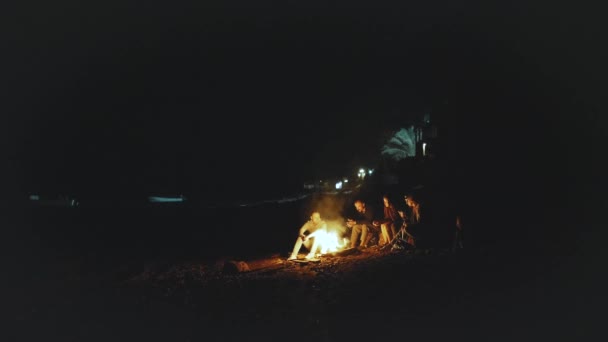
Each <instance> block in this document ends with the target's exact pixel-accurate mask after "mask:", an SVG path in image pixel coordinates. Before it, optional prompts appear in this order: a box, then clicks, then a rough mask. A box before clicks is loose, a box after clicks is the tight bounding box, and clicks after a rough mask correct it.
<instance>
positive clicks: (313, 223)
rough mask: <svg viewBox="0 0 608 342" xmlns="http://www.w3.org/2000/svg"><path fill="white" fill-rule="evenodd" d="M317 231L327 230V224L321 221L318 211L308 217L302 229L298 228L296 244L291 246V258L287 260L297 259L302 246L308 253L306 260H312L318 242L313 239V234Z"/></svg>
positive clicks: (317, 247)
mask: <svg viewBox="0 0 608 342" xmlns="http://www.w3.org/2000/svg"><path fill="white" fill-rule="evenodd" d="M319 230H327V224H326V223H325V221H323V219H321V214H320V213H319V212H318V211H315V212H313V213H312V215H310V220H308V221H307V222H306V223H304V225H303V226H302V228H300V232H299V235H298V238H297V239H296V244H295V246H293V251H292V252H291V256H290V257H289V259H287V260H296V259H298V252H299V251H300V248H301V247H302V245H304V246H305V247H306V248H307V249H308V250H309V251H310V253H308V255H306V259H309V260H310V259H314V257H315V255H316V252H317V250H318V249H319V242H318V239H316V238H315V232H317V231H319ZM307 233H308V234H307Z"/></svg>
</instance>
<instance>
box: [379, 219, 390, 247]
mask: <svg viewBox="0 0 608 342" xmlns="http://www.w3.org/2000/svg"><path fill="white" fill-rule="evenodd" d="M380 233H381V234H380V236H381V237H382V239H380V241H381V243H379V245H385V244H387V243H389V242H390V241H391V236H390V234H389V232H388V225H387V224H385V223H383V224H381V225H380Z"/></svg>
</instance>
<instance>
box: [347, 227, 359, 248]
mask: <svg viewBox="0 0 608 342" xmlns="http://www.w3.org/2000/svg"><path fill="white" fill-rule="evenodd" d="M360 233H361V226H360V225H358V224H356V225H354V226H353V229H352V233H351V234H350V246H351V247H352V248H355V247H357V241H358V240H357V238H358V237H359V234H360Z"/></svg>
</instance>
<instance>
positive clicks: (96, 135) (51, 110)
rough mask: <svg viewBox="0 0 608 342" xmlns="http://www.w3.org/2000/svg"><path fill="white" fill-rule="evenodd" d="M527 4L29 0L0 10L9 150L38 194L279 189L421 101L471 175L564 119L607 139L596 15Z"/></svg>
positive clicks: (550, 158) (531, 153)
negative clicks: (603, 128) (0, 13)
mask: <svg viewBox="0 0 608 342" xmlns="http://www.w3.org/2000/svg"><path fill="white" fill-rule="evenodd" d="M372 3H373V5H371V4H372ZM526 3H527V5H517V4H513V3H509V4H504V5H501V6H495V5H490V4H479V3H477V4H471V3H461V2H458V3H456V2H453V1H431V2H429V1H424V2H398V1H393V2H389V1H384V2H377V1H375V2H370V4H363V3H360V2H352V1H349V2H344V3H340V2H336V1H330V2H327V1H323V2H314V1H307V2H295V1H288V2H271V1H255V2H251V1H246V2H245V1H228V2H227V1H204V2H195V3H187V4H177V3H165V4H151V3H149V2H146V3H145V4H143V5H142V4H135V3H134V2H130V1H121V2H118V3H117V4H112V3H110V2H100V3H99V4H96V5H93V4H90V3H86V4H84V3H77V2H66V1H60V2H52V3H46V2H39V3H35V4H31V3H29V4H25V3H22V4H21V5H20V8H11V9H9V10H8V11H3V12H4V14H3V20H2V23H3V24H2V25H3V27H4V28H5V29H3V31H4V32H5V37H6V38H5V39H4V48H3V51H4V52H3V55H4V56H3V59H4V62H3V69H5V70H4V72H3V80H4V82H2V83H3V85H4V87H3V92H2V93H3V101H2V102H3V106H4V107H5V109H4V110H3V115H4V117H3V120H5V122H6V123H7V124H6V125H3V128H4V129H5V131H6V132H5V134H3V137H4V139H5V143H3V145H4V146H5V147H7V146H8V150H7V153H6V154H5V155H7V156H8V158H6V160H5V161H6V162H7V163H8V165H9V171H12V172H14V174H15V175H16V177H15V178H16V179H18V182H16V184H18V187H19V189H20V190H22V191H26V192H30V193H32V192H45V191H46V192H48V193H73V194H78V195H79V196H81V197H87V196H90V197H96V196H105V195H109V194H116V193H121V194H122V195H123V196H139V195H140V194H150V193H159V194H161V193H162V194H179V193H185V194H188V195H191V196H195V197H196V196H199V197H205V196H208V197H213V196H237V197H239V196H240V197H248V196H251V194H252V193H260V192H261V191H265V190H264V189H266V190H268V189H269V188H274V189H275V191H274V192H276V193H279V192H285V193H290V192H292V189H297V188H298V187H299V186H300V185H301V182H302V181H304V180H308V179H315V178H317V177H319V178H320V177H332V176H338V175H341V174H344V173H346V172H350V171H351V169H352V168H354V167H357V164H365V163H368V162H370V161H372V160H373V158H374V157H375V156H377V154H378V153H379V145H378V144H379V141H380V140H381V137H382V136H383V134H386V132H388V131H390V130H392V129H397V128H399V127H401V126H402V125H404V124H405V123H407V122H409V121H410V120H411V118H412V115H414V114H417V113H420V112H422V111H425V110H430V111H431V112H432V113H434V114H433V115H434V119H436V120H438V121H440V122H441V124H442V125H443V127H444V128H446V127H447V128H449V129H447V130H444V131H443V132H445V133H444V137H445V139H446V140H447V141H448V143H449V144H450V146H452V148H451V149H450V151H451V152H450V154H449V155H447V156H446V158H447V159H449V160H452V161H454V160H456V161H458V162H457V164H458V163H460V164H458V165H460V166H462V167H464V168H465V170H466V171H467V172H468V171H471V172H469V173H468V174H474V175H476V176H470V177H471V178H470V179H469V180H473V179H476V180H479V177H477V176H478V175H481V174H483V175H488V174H489V173H492V172H494V171H497V172H498V171H500V170H503V171H504V167H507V168H512V170H511V169H508V170H507V172H511V171H513V172H514V173H515V174H517V171H518V170H521V167H515V166H513V165H514V164H517V165H521V163H522V162H523V163H533V164H534V163H536V164H537V165H538V166H543V167H544V166H546V165H547V163H549V165H559V164H560V163H561V161H562V160H563V159H562V158H564V157H566V158H577V156H578V155H579V152H578V149H577V147H576V146H575V145H573V144H572V143H571V140H570V138H566V137H572V135H571V134H570V133H568V132H566V131H565V129H566V128H568V129H572V131H574V132H576V131H577V130H579V129H587V128H589V132H590V134H589V135H585V136H586V137H592V138H589V139H595V138H594V137H596V136H599V134H600V132H598V127H601V126H600V125H595V124H593V122H596V123H597V122H598V120H599V117H598V112H599V110H600V109H599V105H598V103H599V102H597V101H598V100H599V99H600V94H602V93H603V90H605V86H604V87H603V88H602V87H601V85H600V82H599V69H597V66H598V65H600V61H601V60H602V56H604V57H605V49H603V46H602V45H600V44H599V41H600V39H599V38H600V27H599V25H600V24H599V23H600V22H601V20H600V17H599V13H598V12H597V11H594V10H593V9H592V8H585V7H584V6H580V7H579V8H571V7H568V6H562V5H560V4H557V3H551V4H550V6H549V5H546V4H542V3H530V4H528V2H526ZM602 89H603V90H602ZM575 112H576V115H574V113H575ZM435 113H436V114H437V115H435ZM594 130H595V131H594ZM450 139H451V140H450ZM572 140H576V139H572ZM581 144H582V143H581ZM539 153H540V155H542V156H543V158H544V161H539V159H538V156H539ZM583 153H591V152H589V151H588V150H585V151H584V152H583ZM480 155H481V156H483V158H482V159H484V162H483V163H487V165H486V164H484V167H485V166H488V165H489V169H487V170H484V171H479V170H480V168H479V166H480V165H482V162H481V161H479V156H480ZM580 160H585V159H584V158H580ZM496 162H498V164H497V163H496ZM551 163H554V164H551ZM528 165H530V164H528ZM530 169H531V170H535V168H534V167H530ZM467 172H465V173H467ZM530 172H532V173H534V172H536V171H530ZM512 174H513V173H512ZM537 176H542V172H541V171H538V174H537ZM555 177H556V178H555V181H556V182H558V181H560V180H561V178H559V177H561V175H560V176H555ZM564 177H566V176H564ZM252 180H254V181H253V182H252ZM513 182H514V183H515V181H513ZM548 187H550V186H549V185H548ZM271 192H272V191H271Z"/></svg>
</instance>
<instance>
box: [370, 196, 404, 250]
mask: <svg viewBox="0 0 608 342" xmlns="http://www.w3.org/2000/svg"><path fill="white" fill-rule="evenodd" d="M382 200H383V202H384V218H383V219H382V220H380V221H374V222H373V224H374V226H375V227H378V226H380V240H379V241H378V244H379V245H381V246H382V245H385V244H387V243H389V242H391V240H392V239H393V238H394V237H395V235H397V229H396V222H397V220H398V219H399V215H398V214H397V209H396V208H395V206H394V205H393V203H392V202H391V200H390V199H389V198H388V196H387V195H384V196H383V197H382Z"/></svg>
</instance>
